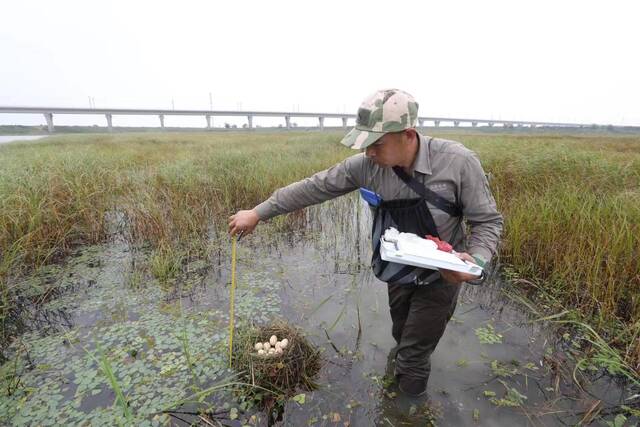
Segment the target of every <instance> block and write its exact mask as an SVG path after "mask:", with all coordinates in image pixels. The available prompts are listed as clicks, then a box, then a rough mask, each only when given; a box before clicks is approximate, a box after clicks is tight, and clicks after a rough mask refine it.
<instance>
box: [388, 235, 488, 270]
mask: <svg viewBox="0 0 640 427" xmlns="http://www.w3.org/2000/svg"><path fill="white" fill-rule="evenodd" d="M380 256H381V257H382V259H383V260H385V261H389V262H396V263H398V264H406V265H413V266H415V267H423V268H428V269H431V270H437V269H439V268H443V269H446V270H453V271H460V272H462V273H469V274H473V275H476V276H480V275H481V274H482V267H480V266H479V265H476V264H471V263H468V262H465V261H463V260H461V259H460V258H458V257H457V256H455V255H453V254H450V253H448V252H444V251H440V250H438V249H437V248H436V244H435V243H434V242H432V241H430V240H427V239H423V238H421V237H418V236H417V235H415V234H412V233H399V232H398V231H397V230H396V229H395V228H389V229H388V230H386V231H385V233H384V234H383V235H382V237H381V238H380Z"/></svg>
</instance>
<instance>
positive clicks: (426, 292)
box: [229, 89, 503, 396]
mask: <svg viewBox="0 0 640 427" xmlns="http://www.w3.org/2000/svg"><path fill="white" fill-rule="evenodd" d="M417 119H418V103H417V102H416V101H415V100H414V99H413V97H412V96H411V95H409V94H408V93H406V92H403V91H401V90H398V89H388V90H381V91H378V92H376V93H374V94H373V95H372V96H370V97H368V98H367V99H366V100H365V101H364V102H363V103H362V105H361V106H360V108H359V109H358V117H357V120H356V127H355V128H354V129H353V130H352V131H351V132H349V134H347V135H346V136H345V137H344V138H343V139H342V144H344V145H346V146H348V147H351V148H353V149H357V150H363V151H364V153H359V154H356V155H354V156H351V157H349V158H347V159H346V160H344V161H342V162H340V163H338V164H336V165H334V166H333V167H331V168H329V169H327V170H324V171H322V172H318V173H316V174H315V175H313V176H311V177H309V178H306V179H304V180H302V181H299V182H296V183H293V184H290V185H288V186H286V187H283V188H280V189H278V190H276V191H275V192H274V193H273V195H272V196H271V197H270V198H269V199H268V200H266V201H265V202H263V203H261V204H259V205H258V206H256V207H255V208H253V209H251V210H242V211H239V212H237V213H236V214H235V215H233V216H231V217H230V222H229V231H230V233H231V234H232V235H234V234H236V233H239V232H243V233H244V234H247V233H251V232H252V231H253V230H254V228H255V227H256V225H257V224H258V222H259V221H264V220H266V219H269V218H272V217H274V216H276V215H280V214H283V213H287V212H292V211H295V210H297V209H301V208H304V207H306V206H309V205H313V204H316V203H320V202H323V201H326V200H329V199H332V198H335V197H338V196H341V195H343V194H346V193H349V192H351V191H353V190H356V189H358V188H361V189H363V188H364V189H366V190H365V192H366V191H368V195H369V197H367V201H368V202H369V203H370V205H371V208H372V210H373V212H374V221H373V231H372V244H373V249H374V256H373V260H372V267H373V271H374V273H375V274H376V276H377V277H378V278H379V279H380V280H382V281H385V282H387V283H388V290H389V307H390V312H391V319H392V323H393V325H392V335H393V337H394V338H395V340H396V342H397V344H398V345H397V347H396V350H397V353H396V368H395V374H396V377H397V380H398V386H399V388H400V390H401V391H402V392H404V393H406V394H408V395H410V396H420V395H422V394H424V393H425V392H426V388H427V381H428V378H429V373H430V361H429V359H430V356H431V353H432V352H433V350H434V349H435V347H436V345H437V343H438V341H439V340H440V338H441V337H442V334H443V333H444V330H445V327H446V324H447V322H448V321H449V319H450V318H451V316H452V314H453V311H454V309H455V306H456V300H457V297H458V291H459V285H460V284H461V283H462V282H465V281H474V280H475V281H477V280H478V277H477V276H473V275H470V274H467V273H460V272H455V271H448V270H439V271H434V270H426V269H420V268H416V267H410V266H405V265H402V264H395V263H389V262H385V261H383V260H382V259H381V258H380V254H379V239H380V236H381V234H382V233H384V231H385V230H386V229H387V228H388V227H389V226H394V227H396V228H397V229H398V230H400V231H404V232H413V233H416V234H419V235H422V236H424V235H426V234H430V235H433V236H439V237H440V238H441V239H442V240H444V241H448V242H450V243H451V245H452V246H453V248H454V249H455V250H456V252H457V254H458V256H459V257H460V258H461V259H463V260H465V261H470V262H473V263H476V264H479V265H481V266H483V267H484V266H485V264H486V263H487V262H488V261H489V260H490V259H491V257H492V256H493V255H494V253H495V251H496V247H497V245H498V241H499V238H500V234H501V231H502V224H503V221H502V216H501V215H500V213H498V211H497V209H496V204H495V200H494V199H493V196H492V195H491V191H490V190H489V184H488V182H487V179H486V176H485V174H484V171H483V169H482V166H481V165H480V161H479V160H478V158H477V156H476V155H475V153H473V152H472V151H470V150H468V149H467V148H465V147H464V146H463V145H462V144H460V143H457V142H454V141H447V140H444V139H437V138H429V137H426V136H423V135H420V134H419V133H418V132H417V131H416V129H415V127H416V123H417ZM463 217H464V219H466V224H467V226H468V228H469V230H470V234H469V236H468V237H467V236H465V229H466V227H465V225H464V224H463Z"/></svg>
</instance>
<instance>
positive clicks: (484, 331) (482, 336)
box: [475, 324, 502, 344]
mask: <svg viewBox="0 0 640 427" xmlns="http://www.w3.org/2000/svg"><path fill="white" fill-rule="evenodd" d="M475 333H476V336H477V337H478V340H479V341H480V343H481V344H500V343H502V335H501V334H499V333H497V332H496V331H495V329H493V325H491V324H488V325H487V326H486V327H482V326H481V327H479V328H476V329H475Z"/></svg>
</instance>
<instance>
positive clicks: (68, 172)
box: [0, 133, 640, 366]
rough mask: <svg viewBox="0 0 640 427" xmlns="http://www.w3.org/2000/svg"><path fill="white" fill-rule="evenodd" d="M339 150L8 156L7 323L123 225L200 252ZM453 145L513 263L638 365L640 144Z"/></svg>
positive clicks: (104, 145) (2, 154) (115, 147)
mask: <svg viewBox="0 0 640 427" xmlns="http://www.w3.org/2000/svg"><path fill="white" fill-rule="evenodd" d="M340 136H341V134H337V133H326V134H325V133H284V134H275V133H265V134H260V133H255V134H247V133H241V134H152V135H150V134H140V135H135V134H125V135H113V136H107V135H94V136H87V135H77V136H64V137H55V138H52V139H49V140H47V141H43V142H35V143H34V142H29V143H14V144H10V145H7V146H4V147H0V251H1V253H2V256H1V259H0V295H1V296H2V303H1V306H0V316H5V315H6V313H7V311H8V310H9V309H10V307H11V306H12V301H11V299H12V289H11V288H10V285H9V283H11V282H10V280H9V277H10V276H11V275H14V274H18V273H20V271H21V270H25V269H30V268H32V267H37V266H41V265H45V264H47V263H50V262H53V261H55V260H56V259H59V258H61V257H63V256H65V255H66V254H67V253H68V252H69V251H70V250H71V249H72V248H73V247H76V246H78V245H82V244H87V243H94V242H99V241H102V240H104V239H105V238H106V236H107V235H108V232H109V228H110V227H113V224H114V222H117V221H116V219H124V221H123V223H125V224H127V230H126V231H127V233H128V235H129V236H130V238H131V239H132V240H134V241H137V242H143V241H144V242H149V243H151V244H152V245H153V246H155V247H158V248H160V249H161V253H165V252H166V251H167V249H166V248H167V247H171V246H176V245H177V242H180V244H181V245H182V246H184V245H185V244H187V242H188V243H189V245H191V244H192V245H195V246H198V244H200V243H201V242H203V241H206V239H207V236H208V235H210V233H211V232H212V229H214V228H215V227H212V224H214V225H217V226H221V227H224V225H225V224H226V218H227V216H228V215H229V214H230V213H232V212H234V211H235V210H236V209H238V208H247V207H251V206H253V205H255V204H256V203H258V202H259V201H261V200H263V199H264V198H266V197H268V195H269V194H270V193H271V192H272V191H273V189H275V188H277V187H279V186H282V185H285V184H287V183H289V182H292V181H295V180H298V179H300V178H302V177H304V176H307V175H309V174H311V173H313V172H315V171H318V170H321V169H323V168H325V167H327V166H329V165H331V164H333V163H335V162H336V161H339V160H340V159H342V158H344V157H346V156H348V155H350V154H351V153H352V152H351V151H350V150H348V149H345V148H343V147H341V146H340V145H339V144H337V141H338V140H339V138H340ZM447 137H448V138H451V139H458V140H461V141H463V142H464V143H465V144H466V145H468V146H469V147H470V148H472V149H474V150H476V151H477V152H478V153H479V154H480V156H481V158H482V161H483V164H484V166H485V169H486V170H487V171H490V172H491V174H492V175H493V180H492V187H493V188H494V195H495V196H496V199H497V202H498V204H499V207H500V209H501V210H502V212H503V213H504V215H505V217H506V230H505V236H504V242H503V247H502V250H501V254H502V259H503V261H504V262H506V263H507V264H509V265H511V266H512V268H513V271H514V274H515V275H516V276H517V277H519V278H523V279H528V280H530V281H532V282H535V283H540V284H541V286H543V287H544V290H545V292H547V293H549V294H550V295H551V296H552V297H553V298H554V300H557V301H560V302H561V303H562V304H564V305H566V306H567V307H571V308H575V309H578V310H579V311H580V312H582V313H583V314H584V315H589V316H591V315H594V316H595V317H594V318H595V319H596V323H597V325H596V327H597V328H598V330H606V329H607V328H609V327H610V325H612V324H613V323H615V322H618V324H619V325H620V324H622V325H625V331H626V333H628V334H629V335H628V336H627V335H625V336H624V337H622V338H620V337H619V338H618V339H619V340H620V341H621V342H619V343H618V344H619V345H620V348H623V352H624V357H625V358H626V360H628V361H629V362H631V363H634V364H637V363H638V361H640V345H638V343H637V339H636V340H635V343H634V341H633V337H634V336H635V335H634V334H635V332H634V331H638V330H639V329H640V323H639V320H640V292H639V291H638V289H639V288H640V273H639V272H640V264H639V263H640V261H639V259H640V249H639V246H640V244H639V243H640V241H639V238H638V237H637V236H638V235H640V190H639V187H640V137H637V136H629V135H626V136H621V135H595V136H589V135H580V136H570V135H555V136H554V135H522V134H513V135H507V134H500V135H487V134H477V135H474V134H469V133H465V134H460V135H455V134H447ZM613 339H614V337H611V340H613ZM629 340H631V341H629ZM634 366H637V365H634Z"/></svg>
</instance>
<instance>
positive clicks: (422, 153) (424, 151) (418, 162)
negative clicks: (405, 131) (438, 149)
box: [413, 134, 432, 175]
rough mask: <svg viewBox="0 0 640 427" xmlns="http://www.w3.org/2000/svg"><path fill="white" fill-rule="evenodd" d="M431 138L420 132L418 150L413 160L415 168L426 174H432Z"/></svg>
mask: <svg viewBox="0 0 640 427" xmlns="http://www.w3.org/2000/svg"><path fill="white" fill-rule="evenodd" d="M431 139H432V138H430V137H426V136H422V135H420V134H418V152H417V153H416V159H415V160H414V162H413V170H414V171H417V172H420V173H422V174H426V175H431V158H430V156H429V155H430V154H431V153H430V150H429V143H430V142H431Z"/></svg>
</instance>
